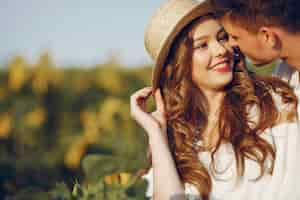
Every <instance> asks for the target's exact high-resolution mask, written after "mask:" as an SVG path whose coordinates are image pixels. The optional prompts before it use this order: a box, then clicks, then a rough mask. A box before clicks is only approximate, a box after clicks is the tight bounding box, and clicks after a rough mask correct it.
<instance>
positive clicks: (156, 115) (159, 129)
mask: <svg viewBox="0 0 300 200" xmlns="http://www.w3.org/2000/svg"><path fill="white" fill-rule="evenodd" d="M151 93H152V88H151V87H147V88H143V89H141V90H138V91H137V92H136V93H134V94H133V95H132V96H131V98H130V106H131V115H132V117H133V118H134V119H135V120H136V121H137V122H138V123H139V124H140V125H141V126H142V127H143V128H144V130H145V131H146V132H147V134H148V137H149V145H150V149H151V154H152V168H153V183H154V186H153V199H154V200H182V199H185V197H184V187H183V185H182V183H181V181H180V178H179V175H178V172H177V170H176V165H175V162H174V160H173V157H172V153H171V151H170V149H169V145H168V141H167V137H166V119H165V116H164V104H163V99H162V97H161V94H160V91H159V90H156V92H155V96H154V97H155V103H156V107H157V110H156V111H155V112H153V113H148V112H147V111H146V109H145V105H146V101H147V99H148V98H149V96H150V95H151Z"/></svg>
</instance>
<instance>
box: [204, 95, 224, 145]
mask: <svg viewBox="0 0 300 200" xmlns="http://www.w3.org/2000/svg"><path fill="white" fill-rule="evenodd" d="M203 93H204V95H205V96H206V98H207V100H208V105H209V113H208V116H207V118H208V123H207V127H206V129H205V131H204V133H203V135H202V139H203V142H204V145H205V146H206V147H207V149H213V148H214V147H215V146H216V145H217V142H218V140H219V132H218V121H219V120H218V119H219V113H220V112H219V111H220V106H221V103H222V101H223V99H224V96H225V92H224V91H212V90H204V91H203Z"/></svg>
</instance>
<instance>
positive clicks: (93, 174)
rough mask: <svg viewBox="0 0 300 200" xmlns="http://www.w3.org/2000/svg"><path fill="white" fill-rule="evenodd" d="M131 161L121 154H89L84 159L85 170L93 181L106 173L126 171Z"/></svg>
mask: <svg viewBox="0 0 300 200" xmlns="http://www.w3.org/2000/svg"><path fill="white" fill-rule="evenodd" d="M128 163H129V161H128V160H127V159H126V158H124V157H120V156H111V155H88V156H86V157H85V158H84V159H83V161H82V167H83V171H84V172H85V174H86V175H87V177H88V179H89V180H91V181H97V180H99V179H100V178H103V177H104V176H106V175H110V174H113V173H116V172H123V171H126V169H127V166H128Z"/></svg>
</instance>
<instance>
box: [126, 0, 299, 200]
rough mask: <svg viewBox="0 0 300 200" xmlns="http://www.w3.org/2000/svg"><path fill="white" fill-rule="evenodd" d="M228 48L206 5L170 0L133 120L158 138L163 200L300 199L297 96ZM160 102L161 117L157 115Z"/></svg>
mask: <svg viewBox="0 0 300 200" xmlns="http://www.w3.org/2000/svg"><path fill="white" fill-rule="evenodd" d="M228 40H229V38H228V35H227V33H226V32H225V31H224V29H223V28H222V26H221V25H220V24H219V23H218V21H217V20H216V19H215V18H214V16H213V14H212V12H211V10H210V7H209V4H208V3H207V2H204V1H202V2H199V1H197V2H196V1H193V0H170V1H168V2H166V3H165V4H164V5H163V6H162V7H160V9H159V10H158V12H157V13H156V15H155V16H154V17H153V18H152V19H151V22H150V24H149V25H148V27H147V31H146V34H145V46H146V49H147V51H148V53H149V54H150V55H151V57H152V58H153V60H154V61H155V64H156V66H155V69H154V73H153V86H152V87H147V88H144V89H141V90H139V91H137V92H136V93H134V94H133V95H132V96H131V114H132V117H133V118H134V119H135V120H136V121H137V122H138V123H139V124H140V125H141V126H142V127H143V128H144V129H145V131H146V132H147V134H148V138H149V147H150V151H151V161H152V169H151V170H150V171H149V173H148V175H147V176H148V177H147V176H146V177H147V178H148V179H149V181H150V191H149V192H150V195H151V196H153V198H154V199H159V200H160V199H163V200H164V199H166V200H167V199H172V198H173V199H184V198H185V197H184V195H183V194H184V193H186V194H191V195H192V194H195V195H197V196H199V194H200V196H201V197H202V199H222V200H223V199H226V200H227V199H230V200H236V199H239V200H240V199H243V200H244V199H251V200H254V199H255V200H257V199H263V200H267V199H282V200H283V199H286V197H288V196H287V195H289V193H290V192H294V195H295V192H296V189H295V188H292V184H293V183H294V181H295V180H296V178H297V177H296V175H297V167H298V166H299V167H300V164H299V163H298V160H300V159H299V156H298V155H297V148H299V146H300V144H298V142H299V136H298V134H297V133H299V132H298V130H299V129H298V123H297V116H296V112H295V111H296V106H297V100H296V97H295V95H294V94H293V93H292V90H291V89H290V88H289V87H288V85H287V84H286V83H284V82H282V81H280V80H278V79H276V78H270V77H269V78H267V77H260V76H257V75H255V74H253V73H250V72H248V71H247V69H246V67H245V64H244V59H243V57H242V56H241V55H239V54H237V53H238V52H235V51H233V49H232V48H231V47H230V46H229V44H228ZM152 94H154V97H155V102H156V106H157V110H156V111H155V112H153V113H148V112H147V111H146V109H145V104H146V101H147V99H148V98H149V97H150V96H151V95H152ZM287 144H288V145H287ZM152 176H153V180H152ZM152 182H153V189H152V188H151V184H152ZM280 189H281V191H280ZM282 189H283V191H282ZM152 190H153V191H152Z"/></svg>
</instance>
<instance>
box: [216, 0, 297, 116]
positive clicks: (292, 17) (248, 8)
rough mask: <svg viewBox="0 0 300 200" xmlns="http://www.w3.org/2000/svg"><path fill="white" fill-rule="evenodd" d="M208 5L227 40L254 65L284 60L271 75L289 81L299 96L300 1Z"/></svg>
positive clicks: (229, 0) (235, 0)
mask: <svg viewBox="0 0 300 200" xmlns="http://www.w3.org/2000/svg"><path fill="white" fill-rule="evenodd" d="M211 4H212V6H213V7H214V9H215V10H216V12H217V14H218V15H219V17H220V20H221V22H222V24H223V26H224V28H225V29H226V31H227V32H228V34H229V36H230V42H231V43H232V44H233V45H237V46H239V48H240V49H241V50H242V52H243V53H244V54H245V55H246V56H247V57H248V58H249V59H250V60H251V61H252V63H253V64H254V65H256V66H262V65H265V64H268V63H270V62H273V61H275V60H277V59H281V60H282V61H283V62H281V64H280V65H279V66H278V67H277V69H276V70H275V72H274V75H277V76H279V77H280V78H282V79H283V80H286V81H287V82H289V84H290V86H291V87H294V88H295V92H296V94H297V93H298V94H297V96H298V98H300V82H299V80H300V79H299V72H300V1H299V0H211ZM298 88H299V89H298ZM299 107H300V106H299ZM298 113H299V114H300V109H299V108H298Z"/></svg>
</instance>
